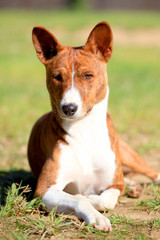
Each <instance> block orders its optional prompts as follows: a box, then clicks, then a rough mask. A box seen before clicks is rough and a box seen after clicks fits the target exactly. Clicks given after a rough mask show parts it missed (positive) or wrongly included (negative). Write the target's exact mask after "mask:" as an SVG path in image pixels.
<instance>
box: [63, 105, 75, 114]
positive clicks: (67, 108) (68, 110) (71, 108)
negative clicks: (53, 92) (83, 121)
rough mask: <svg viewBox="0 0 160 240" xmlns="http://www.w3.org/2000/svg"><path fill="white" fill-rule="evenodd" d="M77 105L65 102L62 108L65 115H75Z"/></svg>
mask: <svg viewBox="0 0 160 240" xmlns="http://www.w3.org/2000/svg"><path fill="white" fill-rule="evenodd" d="M77 108H78V107H77V105H75V104H73V103H70V104H65V105H63V106H62V110H63V112H64V114H65V115H67V116H73V115H74V114H75V112H76V111H77Z"/></svg>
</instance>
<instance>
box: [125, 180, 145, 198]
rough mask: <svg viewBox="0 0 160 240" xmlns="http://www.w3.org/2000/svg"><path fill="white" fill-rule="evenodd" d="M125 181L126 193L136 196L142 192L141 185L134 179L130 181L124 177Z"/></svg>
mask: <svg viewBox="0 0 160 240" xmlns="http://www.w3.org/2000/svg"><path fill="white" fill-rule="evenodd" d="M125 183H126V194H127V196H129V197H132V198H138V197H140V196H141V194H142V186H141V185H140V184H139V183H138V182H135V181H131V180H129V179H126V178H125Z"/></svg>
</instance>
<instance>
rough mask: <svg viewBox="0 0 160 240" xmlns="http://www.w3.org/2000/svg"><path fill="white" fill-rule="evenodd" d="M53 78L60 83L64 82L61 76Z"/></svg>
mask: <svg viewBox="0 0 160 240" xmlns="http://www.w3.org/2000/svg"><path fill="white" fill-rule="evenodd" d="M52 78H54V79H56V80H57V81H58V82H62V76H61V74H57V75H53V76H52Z"/></svg>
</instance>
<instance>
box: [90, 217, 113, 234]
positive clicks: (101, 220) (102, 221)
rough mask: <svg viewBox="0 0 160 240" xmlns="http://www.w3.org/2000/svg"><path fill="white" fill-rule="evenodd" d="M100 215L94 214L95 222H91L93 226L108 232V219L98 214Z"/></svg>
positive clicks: (109, 224)
mask: <svg viewBox="0 0 160 240" xmlns="http://www.w3.org/2000/svg"><path fill="white" fill-rule="evenodd" d="M100 215H101V216H95V224H93V227H94V228H96V229H98V230H101V231H105V232H110V231H111V230H112V227H111V223H110V220H109V219H108V218H106V217H105V216H103V215H102V214H100Z"/></svg>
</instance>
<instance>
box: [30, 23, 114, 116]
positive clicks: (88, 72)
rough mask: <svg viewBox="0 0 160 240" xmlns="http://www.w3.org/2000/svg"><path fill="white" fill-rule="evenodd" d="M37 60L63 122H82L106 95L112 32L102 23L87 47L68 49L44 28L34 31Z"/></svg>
mask: <svg viewBox="0 0 160 240" xmlns="http://www.w3.org/2000/svg"><path fill="white" fill-rule="evenodd" d="M32 36H33V43H34V46H35V49H36V51H37V55H38V58H39V59H40V61H41V62H42V63H43V64H44V65H45V67H46V73H47V88H48V91H49V94H50V99H51V105H52V109H53V111H56V112H57V113H58V115H59V116H60V118H62V119H64V118H65V119H70V120H74V119H79V118H82V117H84V116H86V115H87V114H88V113H89V112H90V111H91V110H92V108H93V106H94V105H95V104H97V103H99V102H101V101H102V100H103V99H104V98H105V96H106V94H107V85H108V79H107V73H106V63H107V62H108V60H109V59H110V57H111V55H112V41H113V36H112V31H111V28H110V26H109V24H108V23H106V22H101V23H99V24H97V25H96V26H95V27H94V29H93V30H92V31H91V33H90V35H89V37H88V40H87V42H86V44H85V46H82V47H65V46H62V45H61V44H60V43H59V42H58V41H57V39H56V38H55V37H54V36H53V35H52V34H51V33H50V32H49V31H48V30H46V29H45V28H43V27H35V28H34V29H33V34H32Z"/></svg>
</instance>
